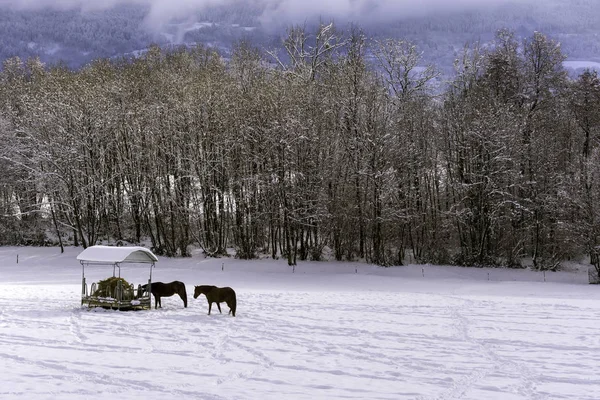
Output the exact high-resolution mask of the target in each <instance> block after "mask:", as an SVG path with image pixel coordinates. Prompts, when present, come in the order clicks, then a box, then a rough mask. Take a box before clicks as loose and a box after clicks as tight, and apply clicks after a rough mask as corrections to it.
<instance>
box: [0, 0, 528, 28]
mask: <svg viewBox="0 0 600 400" xmlns="http://www.w3.org/2000/svg"><path fill="white" fill-rule="evenodd" d="M517 1H518V2H520V3H523V2H531V1H534V0H452V1H449V0H420V1H417V2H416V1H414V0H246V1H241V0H99V1H89V0H0V7H11V8H13V9H16V10H32V9H43V8H52V9H57V10H72V9H75V10H81V11H82V12H90V11H98V10H103V9H110V8H113V7H115V6H118V5H122V4H139V5H145V6H148V9H149V12H148V15H147V23H148V25H151V26H152V25H154V26H155V25H160V24H163V23H166V22H169V21H171V20H173V19H176V18H183V17H186V16H189V15H191V14H192V13H194V12H200V11H203V10H206V9H207V8H210V7H214V6H229V5H235V3H238V4H244V5H246V6H248V5H249V6H251V7H253V8H256V9H257V10H259V11H258V14H259V20H260V21H261V22H262V23H263V25H269V24H272V23H277V24H282V23H283V24H289V23H301V22H303V21H305V20H307V19H310V18H315V17H319V16H321V17H324V18H327V19H329V18H335V19H338V20H345V21H355V22H358V23H372V22H386V21H389V20H394V19H401V18H406V17H414V16H422V15H427V14H430V13H434V12H435V13H446V12H447V13H450V12H453V11H464V10H469V9H486V8H490V7H495V6H498V5H502V4H511V3H515V2H517Z"/></svg>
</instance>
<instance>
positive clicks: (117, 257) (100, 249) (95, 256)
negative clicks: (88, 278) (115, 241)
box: [77, 246, 158, 263]
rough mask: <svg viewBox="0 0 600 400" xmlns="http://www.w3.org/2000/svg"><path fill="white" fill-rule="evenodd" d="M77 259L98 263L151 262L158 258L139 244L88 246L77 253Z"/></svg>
mask: <svg viewBox="0 0 600 400" xmlns="http://www.w3.org/2000/svg"><path fill="white" fill-rule="evenodd" d="M77 259H78V260H81V261H89V262H98V263H121V262H136V263H152V262H154V261H157V260H158V258H157V257H156V256H155V255H154V254H153V253H152V252H151V251H150V250H148V249H146V248H145V247H140V246H127V247H115V246H90V247H88V248H87V249H85V250H83V251H82V252H81V253H79V255H78V256H77Z"/></svg>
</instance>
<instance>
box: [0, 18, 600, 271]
mask: <svg viewBox="0 0 600 400" xmlns="http://www.w3.org/2000/svg"><path fill="white" fill-rule="evenodd" d="M283 48H284V49H285V51H286V57H281V58H280V57H279V56H278V54H276V53H271V54H269V53H268V52H264V51H262V50H260V49H257V48H255V47H253V46H252V45H251V44H249V43H246V42H239V43H238V44H237V45H236V46H235V48H234V49H233V50H232V55H231V57H229V58H227V59H224V58H223V57H221V56H220V55H219V54H218V53H217V52H216V51H215V50H213V49H210V48H206V47H203V46H199V45H198V46H194V47H192V48H190V47H183V48H179V49H161V48H160V47H158V46H154V47H152V48H150V49H149V51H148V52H147V53H145V54H144V55H142V56H141V57H139V58H135V59H122V60H112V61H109V60H106V59H99V60H96V61H94V62H93V63H91V64H89V65H87V66H85V67H84V68H81V69H79V70H71V69H69V68H66V67H63V66H51V67H47V66H45V65H43V64H42V63H41V62H40V61H39V59H36V58H30V59H27V60H21V59H20V58H18V57H13V58H10V59H7V60H6V61H5V62H4V65H3V69H2V71H1V72H0V143H1V145H0V170H1V171H2V174H1V175H0V243H1V244H3V245H44V244H46V245H56V246H64V245H67V244H69V245H75V246H83V247H86V246H90V245H93V244H96V243H101V242H102V243H110V244H115V243H118V242H119V241H123V242H128V243H134V244H135V243H141V242H143V241H148V242H150V243H151V246H152V249H153V250H154V251H156V252H157V254H160V255H165V256H183V257H185V256H189V255H190V248H191V246H196V247H200V248H202V249H203V250H204V251H205V252H206V254H208V255H211V256H221V255H226V254H227V252H228V249H231V248H233V249H234V250H235V256H236V257H239V258H244V259H250V258H256V257H260V256H265V255H266V256H270V257H274V258H278V257H282V258H285V259H287V261H288V263H289V264H290V265H293V264H296V263H297V262H298V261H301V260H308V259H309V260H321V259H324V258H326V257H327V255H328V254H330V255H331V257H332V258H334V259H336V260H364V261H365V262H369V263H374V264H377V265H382V266H394V265H402V264H404V263H408V262H412V263H436V264H453V265H464V266H507V267H523V266H525V260H527V262H528V263H530V265H531V266H532V267H533V268H536V269H544V270H545V269H557V268H559V267H560V263H561V262H562V261H564V260H568V259H577V258H580V257H584V256H589V257H590V262H591V263H592V264H593V265H595V266H596V267H597V268H600V265H599V260H598V254H599V252H600V247H599V246H600V207H598V199H599V198H600V197H599V195H600V113H599V112H598V110H600V79H599V77H598V75H597V72H594V71H586V72H584V73H583V74H581V75H580V76H578V77H577V78H576V79H575V78H569V76H568V75H567V74H566V72H565V70H564V68H563V65H562V62H563V61H564V59H565V56H564V54H563V52H562V50H561V47H560V45H559V44H558V43H557V42H555V41H554V40H552V39H550V38H548V37H547V36H545V35H544V34H543V33H539V32H536V33H534V34H533V35H531V36H528V37H526V38H525V39H522V40H521V39H517V38H516V36H515V34H514V33H513V32H511V31H508V30H500V31H498V33H497V35H496V36H495V38H494V39H493V46H485V47H482V46H479V45H478V44H477V43H475V44H472V45H468V46H465V48H464V49H463V51H462V52H461V54H460V56H459V57H457V59H456V61H455V72H454V75H453V77H452V80H451V82H449V84H448V85H447V86H446V87H445V88H444V89H443V91H442V92H441V93H440V92H439V91H437V90H433V89H432V85H431V84H430V83H431V82H433V81H434V80H435V79H436V78H437V77H438V76H439V71H438V69H437V68H436V66H435V65H429V66H427V67H422V60H421V57H422V54H421V52H420V51H419V49H418V48H417V47H416V46H415V45H414V44H413V43H411V42H409V41H406V40H401V39H387V40H371V39H368V38H367V37H366V35H365V34H364V33H363V32H362V31H360V30H359V29H354V30H351V31H349V32H347V33H343V32H340V31H337V30H336V28H335V26H334V25H333V24H321V25H320V26H319V27H317V28H316V29H314V30H312V31H309V30H307V29H306V28H303V27H294V28H290V29H289V30H288V32H287V36H286V37H285V39H284V42H283ZM367 54H368V55H369V57H371V58H372V62H367Z"/></svg>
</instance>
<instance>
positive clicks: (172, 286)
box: [142, 281, 187, 309]
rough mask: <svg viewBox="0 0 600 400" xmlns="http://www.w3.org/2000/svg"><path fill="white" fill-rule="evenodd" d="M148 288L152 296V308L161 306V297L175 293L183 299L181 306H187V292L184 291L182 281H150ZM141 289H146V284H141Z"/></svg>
mask: <svg viewBox="0 0 600 400" xmlns="http://www.w3.org/2000/svg"><path fill="white" fill-rule="evenodd" d="M150 290H151V292H152V295H153V296H154V309H157V308H158V307H160V308H162V304H161V302H160V298H161V297H169V296H173V295H174V294H176V293H177V294H178V295H179V297H181V300H183V306H184V307H187V292H186V291H185V284H184V283H183V282H179V281H173V282H171V283H162V282H152V283H151V285H150ZM142 291H143V292H147V291H148V284H145V285H142Z"/></svg>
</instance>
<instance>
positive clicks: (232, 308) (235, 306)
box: [229, 289, 237, 317]
mask: <svg viewBox="0 0 600 400" xmlns="http://www.w3.org/2000/svg"><path fill="white" fill-rule="evenodd" d="M231 292H232V299H231V307H229V308H230V309H231V315H233V316H234V317H235V309H236V308H237V299H236V297H235V291H234V290H233V289H232V290H231Z"/></svg>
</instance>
